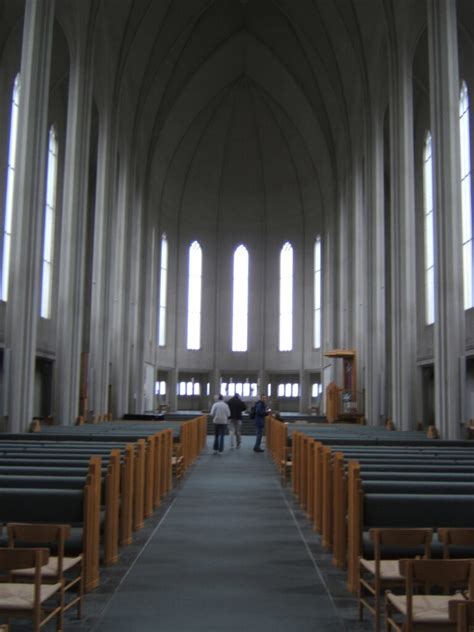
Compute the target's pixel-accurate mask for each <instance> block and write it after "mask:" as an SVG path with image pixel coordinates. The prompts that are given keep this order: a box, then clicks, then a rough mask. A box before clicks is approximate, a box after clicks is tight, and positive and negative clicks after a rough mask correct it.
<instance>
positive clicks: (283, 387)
mask: <svg viewBox="0 0 474 632" xmlns="http://www.w3.org/2000/svg"><path fill="white" fill-rule="evenodd" d="M299 396H300V385H299V384H297V383H291V382H286V383H285V384H278V387H277V397H286V398H289V397H299Z"/></svg>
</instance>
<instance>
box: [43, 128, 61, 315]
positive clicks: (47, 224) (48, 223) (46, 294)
mask: <svg viewBox="0 0 474 632" xmlns="http://www.w3.org/2000/svg"><path fill="white" fill-rule="evenodd" d="M57 176H58V139H57V137H56V131H55V129H54V126H53V127H51V129H50V130H49V146H48V164H47V167H46V202H45V208H44V234H43V270H42V283H41V311H40V314H41V316H42V317H43V318H51V305H52V286H53V266H54V225H55V218H56V189H57Z"/></svg>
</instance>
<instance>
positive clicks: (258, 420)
mask: <svg viewBox="0 0 474 632" xmlns="http://www.w3.org/2000/svg"><path fill="white" fill-rule="evenodd" d="M266 401H267V396H266V395H264V394H263V393H262V394H261V395H260V399H259V400H258V402H257V403H256V404H255V426H256V429H257V432H256V435H255V445H254V448H253V451H254V452H263V451H264V450H262V448H261V447H260V444H261V443H262V436H263V429H264V428H265V416H266V415H268V409H267V404H266V403H265V402H266Z"/></svg>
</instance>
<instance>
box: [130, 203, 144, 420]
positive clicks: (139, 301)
mask: <svg viewBox="0 0 474 632" xmlns="http://www.w3.org/2000/svg"><path fill="white" fill-rule="evenodd" d="M132 208H133V209H134V212H133V213H132V214H131V216H132V221H131V226H130V234H129V239H130V240H131V256H130V258H129V261H128V268H129V275H130V303H129V315H128V327H129V336H130V340H131V343H132V344H131V347H130V348H131V357H130V366H131V372H130V382H131V385H132V390H133V392H134V393H137V394H138V393H141V392H142V391H143V383H144V367H145V356H144V340H145V326H144V323H145V318H144V316H143V314H144V303H145V300H144V281H143V279H144V277H145V271H144V261H145V253H144V248H143V235H144V227H143V208H142V202H141V200H137V199H135V200H134V201H133V206H132ZM136 401H137V405H138V407H139V408H138V409H137V410H136V411H134V412H138V413H141V412H143V411H142V408H143V406H142V403H141V402H142V398H141V397H140V398H138V399H137V400H136Z"/></svg>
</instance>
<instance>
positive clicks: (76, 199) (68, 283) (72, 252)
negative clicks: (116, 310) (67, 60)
mask: <svg viewBox="0 0 474 632" xmlns="http://www.w3.org/2000/svg"><path fill="white" fill-rule="evenodd" d="M86 36H87V31H85V32H84V38H83V39H82V40H79V41H78V42H77V47H76V48H75V49H74V53H75V54H74V57H73V59H72V60H71V68H70V80H69V96H68V117H67V137H66V155H65V161H64V162H65V170H64V192H63V205H62V217H61V261H60V265H59V292H58V294H59V295H58V304H59V309H58V316H57V318H58V328H57V354H56V376H57V377H56V384H58V388H57V389H56V393H55V411H54V412H55V417H56V418H57V419H58V421H59V423H60V424H64V425H69V424H72V423H73V421H74V419H75V417H76V416H77V414H78V407H79V396H80V392H79V389H80V365H81V352H82V351H83V348H82V332H83V320H84V301H83V296H84V294H83V292H84V272H85V267H84V261H85V255H86V229H87V212H88V200H89V195H88V185H89V145H90V124H91V103H92V77H91V68H92V66H91V60H90V57H89V55H90V47H89V46H88V45H87V41H86Z"/></svg>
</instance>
